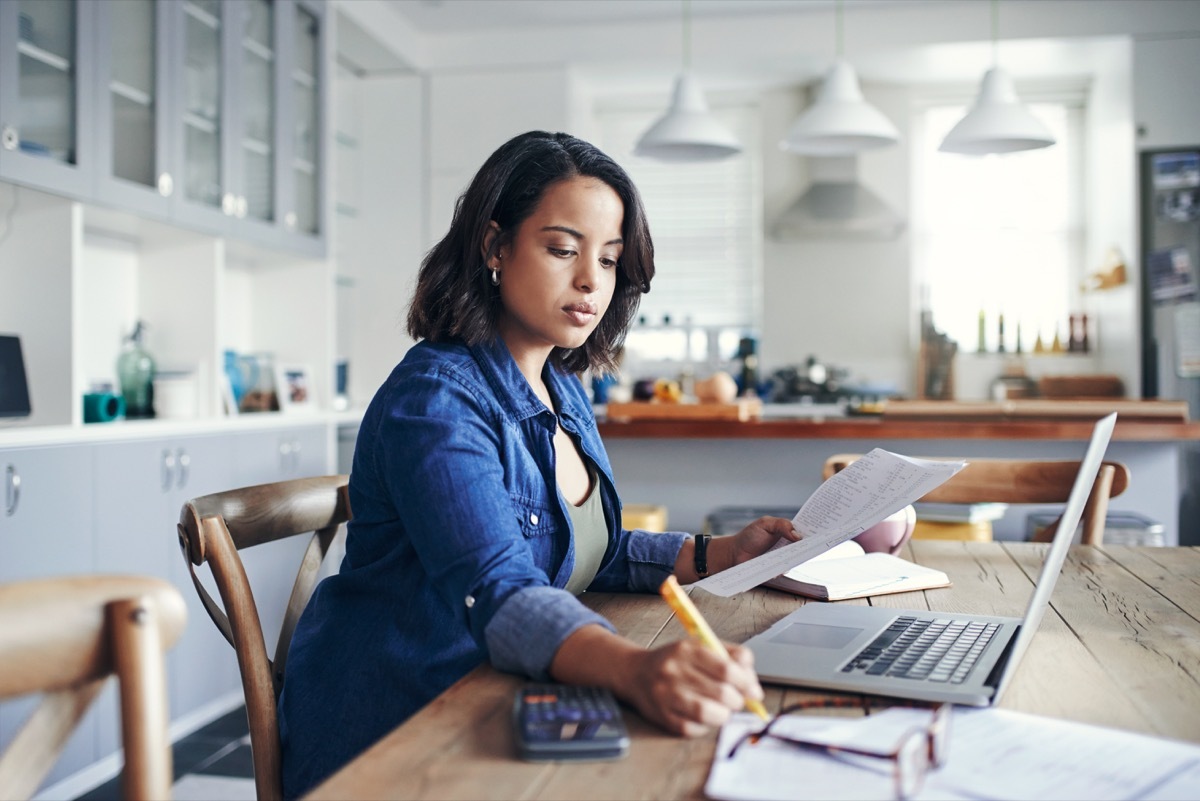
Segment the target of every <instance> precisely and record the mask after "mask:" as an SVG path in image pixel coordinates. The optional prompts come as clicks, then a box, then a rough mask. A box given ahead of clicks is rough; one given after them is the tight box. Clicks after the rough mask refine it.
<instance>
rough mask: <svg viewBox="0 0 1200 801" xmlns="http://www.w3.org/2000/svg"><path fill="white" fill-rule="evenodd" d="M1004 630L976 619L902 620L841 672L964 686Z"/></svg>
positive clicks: (912, 618)
mask: <svg viewBox="0 0 1200 801" xmlns="http://www.w3.org/2000/svg"><path fill="white" fill-rule="evenodd" d="M999 628H1000V624H999V623H983V622H979V621H973V620H952V619H950V618H938V619H936V620H929V619H926V618H921V619H919V620H918V619H917V618H915V617H908V616H903V617H898V618H896V619H895V620H894V621H893V622H892V625H890V626H888V627H887V629H885V630H884V631H883V633H882V634H880V635H879V636H878V637H876V638H875V640H874V641H873V642H871V643H870V644H869V645H868V646H867V647H866V648H864V649H863V650H861V651H859V653H858V655H857V656H855V657H854V658H853V659H851V660H850V661H849V662H848V663H847V664H846V666H845V667H843V668H842V672H843V673H853V672H856V671H862V672H865V673H866V674H867V675H868V676H891V677H896V678H902V679H917V680H920V681H936V682H948V683H950V684H961V683H962V682H963V681H965V680H966V678H967V674H968V673H970V672H971V668H972V667H974V665H975V663H976V662H977V661H978V660H979V655H980V654H982V653H983V649H984V648H985V647H987V644H988V643H989V642H990V641H991V639H992V637H993V636H994V635H995V634H996V631H997V630H999Z"/></svg>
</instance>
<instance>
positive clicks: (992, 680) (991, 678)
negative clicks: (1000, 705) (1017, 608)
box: [983, 625, 1021, 689]
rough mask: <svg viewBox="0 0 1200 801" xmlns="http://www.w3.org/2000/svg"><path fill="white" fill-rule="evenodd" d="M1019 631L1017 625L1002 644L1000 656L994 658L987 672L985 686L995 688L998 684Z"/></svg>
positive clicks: (1010, 656) (1019, 628)
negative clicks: (990, 669)
mask: <svg viewBox="0 0 1200 801" xmlns="http://www.w3.org/2000/svg"><path fill="white" fill-rule="evenodd" d="M1020 633H1021V627H1020V626H1019V625H1018V626H1017V627H1016V629H1015V630H1014V631H1013V634H1012V636H1011V637H1009V638H1008V642H1007V643H1006V644H1005V646H1004V650H1003V651H1002V652H1001V653H1000V658H999V659H997V660H996V664H994V665H992V672H991V673H989V674H988V677H987V680H986V681H985V682H984V683H983V685H984V686H985V687H991V688H992V689H996V688H998V687H999V686H1000V677H1001V676H1003V675H1004V667H1005V666H1006V665H1007V664H1008V660H1009V659H1011V658H1012V653H1013V644H1014V643H1015V642H1016V641H1017V636H1018V635H1019V634H1020Z"/></svg>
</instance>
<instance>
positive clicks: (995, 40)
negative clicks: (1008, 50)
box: [992, 0, 1000, 67]
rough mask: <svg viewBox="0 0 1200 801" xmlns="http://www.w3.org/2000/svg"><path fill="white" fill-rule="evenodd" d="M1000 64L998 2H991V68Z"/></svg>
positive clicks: (993, 0) (998, 0) (995, 0)
mask: <svg viewBox="0 0 1200 801" xmlns="http://www.w3.org/2000/svg"><path fill="white" fill-rule="evenodd" d="M999 64H1000V0H992V66H993V67H996V66H997V65H999Z"/></svg>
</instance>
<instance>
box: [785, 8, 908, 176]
mask: <svg viewBox="0 0 1200 801" xmlns="http://www.w3.org/2000/svg"><path fill="white" fill-rule="evenodd" d="M835 19H836V21H837V59H836V60H835V61H834V63H833V66H832V67H830V68H829V71H828V72H826V73H825V77H824V80H822V82H821V87H820V89H819V91H818V93H817V99H816V102H815V103H813V104H812V105H811V106H809V107H808V108H807V109H805V110H804V113H803V114H801V115H800V116H799V117H798V118H797V119H796V121H795V122H794V123H792V127H791V128H790V129H788V132H787V135H786V136H785V137H784V138H783V141H781V142H780V143H779V146H780V147H781V148H782V149H784V150H787V151H790V152H792V153H799V154H802V155H806V156H847V155H852V154H855V153H861V152H862V151H864V150H872V149H874V148H877V147H884V146H886V145H892V144H895V143H896V142H897V141H898V140H899V139H900V133H899V132H898V131H897V130H896V126H895V125H893V124H892V121H891V120H889V119H888V118H887V117H885V116H884V115H883V112H881V111H880V110H879V109H877V108H875V107H874V106H872V105H871V104H870V103H868V102H867V101H866V100H865V99H864V98H863V94H862V90H861V89H860V88H859V85H858V75H857V73H855V71H854V68H853V67H851V66H850V64H849V62H847V61H846V60H845V59H844V58H842V3H841V0H839V1H838V5H837V12H836V17H835Z"/></svg>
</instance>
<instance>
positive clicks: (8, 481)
mask: <svg viewBox="0 0 1200 801" xmlns="http://www.w3.org/2000/svg"><path fill="white" fill-rule="evenodd" d="M4 478H5V481H4V513H5V515H7V516H8V517H12V516H13V515H15V514H16V513H17V504H18V503H19V502H20V500H21V474H20V473H18V472H17V468H15V467H13V466H12V465H11V464H10V465H9V466H8V467H7V468H5V470H4Z"/></svg>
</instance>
